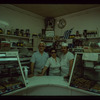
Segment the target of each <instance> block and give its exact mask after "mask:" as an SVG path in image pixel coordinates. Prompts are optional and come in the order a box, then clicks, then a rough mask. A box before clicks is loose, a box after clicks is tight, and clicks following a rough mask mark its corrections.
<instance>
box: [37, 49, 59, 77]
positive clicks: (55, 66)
mask: <svg viewBox="0 0 100 100" xmlns="http://www.w3.org/2000/svg"><path fill="white" fill-rule="evenodd" d="M56 52H57V51H56V49H55V48H52V49H51V50H50V54H51V57H49V58H48V60H47V62H46V64H45V66H44V68H43V70H42V73H41V74H40V75H39V76H43V75H44V74H45V72H46V70H47V68H48V67H49V75H50V76H60V59H59V58H58V57H57V56H56Z"/></svg>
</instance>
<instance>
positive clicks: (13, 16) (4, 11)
mask: <svg viewBox="0 0 100 100" xmlns="http://www.w3.org/2000/svg"><path fill="white" fill-rule="evenodd" d="M0 27H3V28H5V27H6V29H16V28H19V29H24V30H25V29H30V33H41V32H42V29H43V28H44V17H42V16H39V15H36V14H34V13H31V12H29V11H25V10H23V9H20V8H17V7H15V6H13V5H10V4H0Z"/></svg>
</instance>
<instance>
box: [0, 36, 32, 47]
mask: <svg viewBox="0 0 100 100" xmlns="http://www.w3.org/2000/svg"><path fill="white" fill-rule="evenodd" d="M0 37H3V38H6V39H7V40H9V41H10V40H11V39H12V41H14V40H16V41H18V40H23V41H25V42H27V43H29V42H30V41H31V46H22V47H25V48H31V49H33V46H32V38H30V37H24V36H16V35H7V34H0ZM14 42H15V41H14ZM29 44H30V43H29ZM22 47H20V46H11V49H12V48H22Z"/></svg>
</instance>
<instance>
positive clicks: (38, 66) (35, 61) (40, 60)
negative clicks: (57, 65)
mask: <svg viewBox="0 0 100 100" xmlns="http://www.w3.org/2000/svg"><path fill="white" fill-rule="evenodd" d="M38 49H39V50H38V51H37V52H35V53H33V55H32V57H31V74H30V75H29V77H32V76H34V75H38V74H39V73H41V72H42V69H43V67H44V66H45V63H46V61H47V59H48V58H49V55H48V53H46V52H44V49H45V43H44V42H40V44H39V46H38Z"/></svg>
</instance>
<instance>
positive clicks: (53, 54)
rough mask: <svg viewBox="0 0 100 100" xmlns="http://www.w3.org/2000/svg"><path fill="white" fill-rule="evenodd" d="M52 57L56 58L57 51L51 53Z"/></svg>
mask: <svg viewBox="0 0 100 100" xmlns="http://www.w3.org/2000/svg"><path fill="white" fill-rule="evenodd" d="M51 56H52V57H53V58H56V51H55V50H52V51H51Z"/></svg>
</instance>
